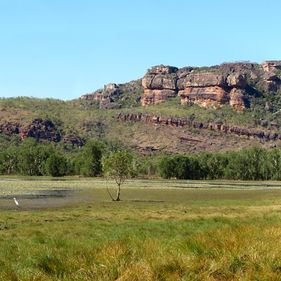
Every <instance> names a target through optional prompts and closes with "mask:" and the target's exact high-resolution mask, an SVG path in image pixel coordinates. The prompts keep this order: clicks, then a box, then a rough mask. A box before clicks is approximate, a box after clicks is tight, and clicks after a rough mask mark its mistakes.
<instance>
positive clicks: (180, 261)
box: [0, 181, 281, 281]
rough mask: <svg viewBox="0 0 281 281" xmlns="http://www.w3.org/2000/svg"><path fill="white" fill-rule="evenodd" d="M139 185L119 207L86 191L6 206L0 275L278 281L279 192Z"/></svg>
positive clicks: (0, 220) (0, 226) (1, 219)
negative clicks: (46, 203) (82, 195)
mask: <svg viewBox="0 0 281 281" xmlns="http://www.w3.org/2000/svg"><path fill="white" fill-rule="evenodd" d="M70 183H71V181H70ZM86 183H87V185H86V186H88V181H86ZM137 183H139V184H141V183H142V182H141V181H140V182H131V183H129V184H131V185H132V186H131V187H130V188H127V189H125V190H124V201H121V202H119V203H116V202H110V201H106V200H104V198H103V197H101V198H103V199H102V200H100V199H96V201H95V200H94V198H95V196H97V195H98V194H100V193H99V192H102V191H103V192H104V193H105V194H106V191H105V190H103V189H102V188H97V189H95V188H93V189H90V188H89V187H87V188H86V190H87V192H90V193H87V196H89V195H90V194H91V192H92V193H93V197H92V199H91V200H87V201H85V202H80V203H79V204H77V202H75V204H73V205H71V204H70V205H69V206H68V207H64V208H62V207H60V208H58V207H56V208H53V207H52V208H51V206H50V207H49V208H45V209H40V208H39V209H34V210H32V209H31V210H28V209H17V210H10V211H8V210H2V211H1V213H0V249H1V251H0V280H24V281H27V280H38V281H39V280H47V281H48V280H75V281H76V280H77V281H78V280H86V281H87V280H128V281H131V280H133V281H134V280H153V281H154V280H280V274H281V246H280V245H281V243H280V242H281V241H280V240H281V213H280V211H281V207H280V205H281V204H280V203H281V193H280V191H279V190H271V191H270V190H230V189H221V190H218V189H200V188H199V189H198V188H197V189H179V188H170V189H167V188H164V189H162V190H161V189H159V188H160V187H157V186H158V185H161V182H160V181H159V182H158V181H156V182H153V181H149V182H148V181H147V182H143V183H142V184H143V185H145V186H146V187H143V188H141V189H140V190H139V191H137V189H134V188H133V186H134V185H135V184H137ZM163 183H164V182H162V184H163ZM171 183H173V184H178V185H180V184H183V182H178V181H177V182H172V181H170V184H171ZM25 184H28V182H25V183H22V185H23V186H24V185H25ZM37 184H38V186H39V187H40V182H37ZM42 184H43V186H44V187H46V185H47V184H48V182H44V181H43V182H42ZM60 184H61V182H53V183H52V185H53V187H55V186H60ZM76 184H77V183H74V185H76ZM198 184H199V183H198ZM248 184H249V183H248ZM255 184H256V183H255ZM272 184H273V185H277V183H272ZM147 185H150V188H149V187H148V186H147ZM81 186H82V187H83V181H81V183H80V187H81ZM62 187H63V188H65V187H64V185H63V186H62ZM82 187H81V188H82ZM153 187H154V188H153ZM39 189H40V188H39ZM95 190H97V191H98V193H95ZM81 192H82V191H81ZM99 196H101V195H99ZM157 196H158V199H159V200H158V201H156V200H155V199H156V198H157ZM135 198H138V200H135Z"/></svg>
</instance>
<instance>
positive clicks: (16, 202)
mask: <svg viewBox="0 0 281 281" xmlns="http://www.w3.org/2000/svg"><path fill="white" fill-rule="evenodd" d="M14 202H15V204H16V205H17V207H19V206H20V204H19V202H18V200H17V199H16V197H14Z"/></svg>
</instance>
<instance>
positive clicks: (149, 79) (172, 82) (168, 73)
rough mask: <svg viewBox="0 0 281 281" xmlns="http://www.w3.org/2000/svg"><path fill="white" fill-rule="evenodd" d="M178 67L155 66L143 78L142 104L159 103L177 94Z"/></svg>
mask: <svg viewBox="0 0 281 281" xmlns="http://www.w3.org/2000/svg"><path fill="white" fill-rule="evenodd" d="M177 70H178V69H177V68H176V67H172V66H164V65H160V66H155V67H153V68H151V69H150V70H149V71H148V73H147V74H146V75H145V76H144V77H143V79H142V86H143V88H144V94H143V96H142V99H141V104H142V105H149V104H157V103H160V102H163V101H166V100H168V99H170V98H173V97H175V96H176V95H177V75H176V72H177Z"/></svg>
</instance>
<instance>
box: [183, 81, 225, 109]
mask: <svg viewBox="0 0 281 281" xmlns="http://www.w3.org/2000/svg"><path fill="white" fill-rule="evenodd" d="M178 95H179V96H180V97H181V104H182V105H186V104H193V103H194V104H198V105H200V106H204V107H219V106H221V105H222V104H225V103H227V102H228V101H229V95H228V93H227V92H226V91H225V90H224V89H223V88H221V87H219V86H209V87H187V88H185V89H184V90H182V91H179V93H178Z"/></svg>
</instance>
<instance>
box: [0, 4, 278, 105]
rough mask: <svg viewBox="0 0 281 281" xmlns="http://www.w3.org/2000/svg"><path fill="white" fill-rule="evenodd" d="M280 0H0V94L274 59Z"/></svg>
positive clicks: (82, 88) (68, 91)
mask: <svg viewBox="0 0 281 281" xmlns="http://www.w3.org/2000/svg"><path fill="white" fill-rule="evenodd" d="M280 14H281V1H280V0H255V1H254V0H235V1H234V0H0V40H1V41H0V96H2V97H3V96H4V97H11V96H34V97H52V98H60V99H66V100H68V99H73V98H77V97H79V96H80V95H82V94H84V93H87V92H91V91H93V90H96V89H98V88H101V87H103V85H104V84H107V83H110V82H115V83H123V82H128V81H130V80H133V79H137V78H140V77H141V76H143V75H144V73H145V72H146V70H147V69H148V68H150V67H151V66H153V65H156V64H169V65H174V66H177V67H183V66H188V65H198V66H203V65H213V64H219V63H222V62H226V61H238V60H250V61H255V62H261V61H263V60H267V59H281V17H280Z"/></svg>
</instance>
